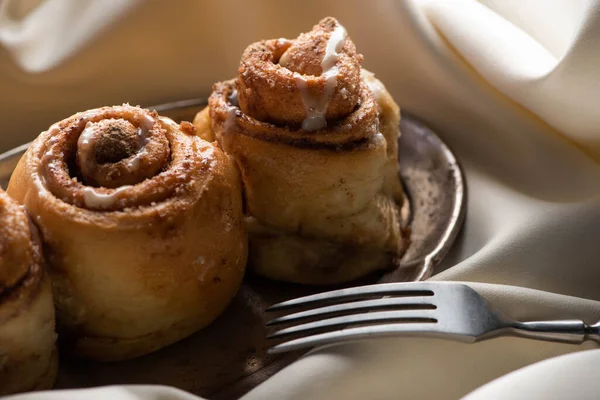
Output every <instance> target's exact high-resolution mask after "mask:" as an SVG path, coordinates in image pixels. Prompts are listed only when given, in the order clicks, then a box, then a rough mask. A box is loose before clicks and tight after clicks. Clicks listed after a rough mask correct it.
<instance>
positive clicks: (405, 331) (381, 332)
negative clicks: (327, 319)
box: [267, 323, 475, 354]
mask: <svg viewBox="0 0 600 400" xmlns="http://www.w3.org/2000/svg"><path fill="white" fill-rule="evenodd" d="M442 334H443V332H440V331H439V330H438V329H436V325H435V324H422V323H417V324H385V325H375V326H360V327H355V328H348V329H341V330H337V331H333V332H326V333H319V334H316V335H311V336H306V337H302V338H299V339H293V340H290V341H287V342H283V343H281V344H278V345H276V346H273V347H272V348H270V349H269V350H268V351H267V352H268V353H269V354H278V353H285V352H288V351H294V350H300V349H306V348H309V347H314V346H322V345H327V344H333V343H336V344H337V343H341V342H349V341H354V340H359V339H368V338H371V337H377V338H380V337H392V336H393V337H397V336H419V337H421V336H436V337H438V336H441V335H442ZM447 336H448V338H451V339H456V340H460V341H465V342H473V341H475V339H474V338H472V337H469V336H457V335H451V334H448V335H447Z"/></svg>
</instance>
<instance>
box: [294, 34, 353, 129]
mask: <svg viewBox="0 0 600 400" xmlns="http://www.w3.org/2000/svg"><path fill="white" fill-rule="evenodd" d="M346 35H347V33H346V29H345V28H344V27H343V26H342V25H340V24H338V25H337V26H336V27H335V29H334V30H333V32H331V36H330V37H329V40H328V41H327V45H326V47H325V55H324V56H323V60H322V61H321V70H322V71H321V76H323V77H325V87H324V89H323V94H322V95H321V96H312V95H311V94H310V93H309V91H308V84H307V82H306V78H304V77H303V76H302V75H300V74H298V73H295V74H294V77H295V79H296V86H297V87H298V89H299V90H300V94H301V95H302V101H303V103H304V109H305V110H306V118H305V119H304V121H302V129H304V130H305V131H316V130H319V129H323V128H325V127H326V126H327V120H326V119H325V115H326V114H327V109H328V108H329V102H330V101H331V96H332V95H333V91H334V90H335V87H336V86H337V76H338V73H339V68H338V66H337V62H338V60H339V58H340V53H339V52H340V51H341V50H342V45H343V43H344V39H346Z"/></svg>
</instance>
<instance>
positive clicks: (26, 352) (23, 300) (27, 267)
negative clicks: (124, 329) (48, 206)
mask: <svg viewBox="0 0 600 400" xmlns="http://www.w3.org/2000/svg"><path fill="white" fill-rule="evenodd" d="M55 342H56V333H55V330H54V305H53V303H52V288H51V286H50V281H49V280H48V278H47V276H46V274H45V269H44V264H43V258H42V248H41V242H40V240H39V235H38V232H37V230H36V228H35V227H34V226H33V224H32V223H31V221H30V220H29V218H28V216H27V215H26V213H25V211H24V210H23V207H21V206H19V205H18V204H17V203H16V202H15V201H13V200H12V199H10V198H9V197H8V196H7V195H6V193H4V192H3V191H2V189H0V395H6V394H11V393H18V392H25V391H31V390H43V389H49V388H51V387H52V386H53V385H54V380H55V379H56V372H57V363H58V359H57V353H56V346H55Z"/></svg>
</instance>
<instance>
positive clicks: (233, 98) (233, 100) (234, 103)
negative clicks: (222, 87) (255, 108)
mask: <svg viewBox="0 0 600 400" xmlns="http://www.w3.org/2000/svg"><path fill="white" fill-rule="evenodd" d="M227 100H229V103H231V105H232V106H235V107H237V106H238V105H239V103H238V91H237V89H233V92H231V94H230V95H229V96H228V97H227Z"/></svg>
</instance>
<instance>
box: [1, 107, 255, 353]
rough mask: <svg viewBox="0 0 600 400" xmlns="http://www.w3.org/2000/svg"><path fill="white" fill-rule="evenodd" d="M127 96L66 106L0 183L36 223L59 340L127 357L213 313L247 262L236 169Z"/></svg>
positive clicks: (190, 131) (187, 130)
mask: <svg viewBox="0 0 600 400" xmlns="http://www.w3.org/2000/svg"><path fill="white" fill-rule="evenodd" d="M195 133H196V131H195V128H194V127H193V126H192V125H191V124H190V123H189V122H188V123H182V124H181V125H178V124H176V123H174V122H173V121H172V120H170V119H168V118H164V117H160V116H159V115H158V114H157V113H155V112H149V111H148V110H143V109H141V108H138V107H132V106H129V105H123V106H115V107H103V108H99V109H95V110H89V111H86V112H82V113H78V114H75V115H73V116H71V117H69V118H67V119H65V120H63V121H60V122H58V123H57V124H55V125H53V126H52V127H50V129H49V130H48V131H46V132H43V133H42V134H41V135H40V136H39V137H38V138H37V139H36V140H35V141H34V142H33V144H32V145H31V147H30V148H29V150H28V151H27V153H26V154H25V155H24V157H23V158H22V159H21V161H20V162H19V165H18V166H17V168H16V170H15V172H14V174H13V177H12V179H11V181H10V184H9V188H8V192H9V193H10V194H11V195H12V196H14V197H15V198H16V199H18V201H20V202H21V203H23V204H24V205H25V207H26V209H27V210H28V211H29V213H30V214H31V215H33V216H34V218H35V221H36V222H37V224H38V225H39V227H40V229H41V231H42V234H43V237H44V242H45V243H44V244H45V249H46V255H47V261H48V263H49V266H50V272H51V276H52V280H53V284H54V293H55V300H56V307H57V317H58V321H59V327H60V328H61V329H60V331H59V332H60V334H61V339H64V340H62V342H64V343H65V346H66V347H67V348H68V349H70V350H71V351H74V352H75V354H77V355H80V356H83V357H89V358H93V359H98V360H118V359H127V358H132V357H136V356H139V355H142V354H146V353H148V352H151V351H154V350H156V349H159V348H161V347H163V346H166V345H168V344H170V343H173V342H175V341H177V340H180V339H182V338H184V337H186V336H188V335H190V334H191V333H193V332H195V331H197V330H198V329H200V328H202V327H204V326H206V325H207V324H209V323H210V322H212V321H213V320H214V319H215V318H216V317H217V316H218V315H219V314H220V313H221V312H222V311H223V310H224V309H225V307H226V305H227V304H228V303H229V302H230V301H231V299H232V298H233V297H234V295H235V294H236V292H237V290H238V288H239V286H240V284H241V281H242V277H243V274H244V270H245V266H246V260H247V234H246V228H245V226H244V220H243V213H242V198H241V184H240V177H239V174H238V171H237V170H236V168H235V166H234V164H233V163H232V162H231V160H230V159H229V157H227V156H226V155H225V154H224V153H223V152H222V151H221V150H220V149H218V148H216V147H215V146H213V145H212V144H210V143H208V142H206V141H204V140H202V139H200V138H199V137H197V136H196V134H195Z"/></svg>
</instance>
